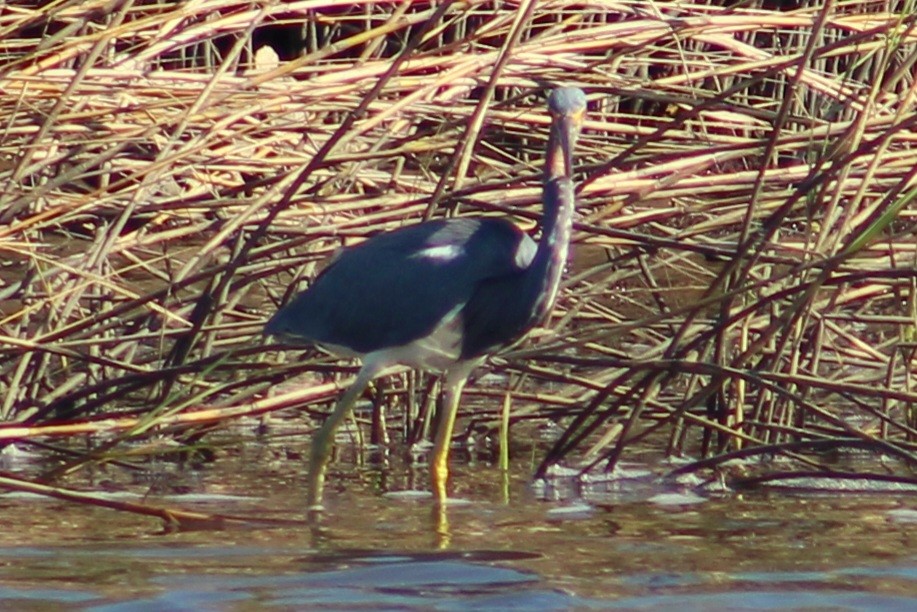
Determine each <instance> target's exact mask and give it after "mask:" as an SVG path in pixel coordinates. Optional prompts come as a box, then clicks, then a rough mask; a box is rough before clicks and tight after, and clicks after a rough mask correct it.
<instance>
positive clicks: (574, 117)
mask: <svg viewBox="0 0 917 612" xmlns="http://www.w3.org/2000/svg"><path fill="white" fill-rule="evenodd" d="M585 114H586V113H585V111H577V112H575V113H570V114H567V115H564V116H563V117H561V119H560V125H559V126H558V127H559V134H558V136H559V137H560V150H561V152H562V154H563V156H564V176H566V177H568V178H570V177H572V176H573V149H574V148H575V147H576V139H577V138H578V137H579V132H580V128H582V127H583V118H584V116H585Z"/></svg>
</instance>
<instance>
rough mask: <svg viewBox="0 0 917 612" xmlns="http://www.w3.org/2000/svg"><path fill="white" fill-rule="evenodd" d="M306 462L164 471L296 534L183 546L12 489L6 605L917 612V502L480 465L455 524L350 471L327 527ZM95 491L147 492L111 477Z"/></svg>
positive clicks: (199, 497) (404, 483)
mask: <svg viewBox="0 0 917 612" xmlns="http://www.w3.org/2000/svg"><path fill="white" fill-rule="evenodd" d="M287 450H288V449H287ZM299 457H300V452H299V451H296V452H292V453H291V452H284V451H278V450H277V449H276V448H270V447H258V446H248V447H244V448H242V449H240V450H239V451H238V452H237V453H234V454H230V455H227V456H225V457H223V458H221V459H220V460H218V461H217V462H215V464H208V465H207V466H206V467H204V468H202V469H198V470H175V471H170V470H163V472H162V473H160V474H159V475H158V476H157V479H156V481H157V490H158V491H160V493H159V494H158V496H157V497H156V498H155V499H153V498H150V499H148V500H147V501H148V502H150V503H153V502H155V503H161V504H165V505H172V506H176V507H181V508H183V509H191V510H199V511H205V512H220V513H224V514H240V515H248V516H258V517H262V518H275V519H292V520H293V522H292V523H290V524H285V525H276V526H269V525H268V526H265V525H243V526H238V527H232V528H229V529H224V530H210V531H204V530H202V531H186V532H176V533H167V532H164V531H163V529H162V525H161V524H160V523H159V522H158V521H156V520H153V519H148V518H144V517H137V516H134V515H130V514H125V513H118V512H113V511H110V510H105V509H101V508H88V507H85V506H79V505H74V504H68V503H62V502H58V501H53V500H46V499H41V498H35V497H30V496H22V495H9V494H6V495H0V517H2V518H0V520H2V529H0V609H4V610H5V609H25V610H45V609H48V610H50V609H55V610H59V609H63V610H104V611H120V610H132V611H133V610H186V609H187V610H253V609H263V608H268V609H278V610H298V609H317V608H322V609H327V608H330V609H346V610H352V609H373V610H380V609H381V610H389V609H391V610H414V609H416V610H429V609H433V610H475V609H482V610H497V609H499V610H503V609H509V610H512V609H525V610H566V609H626V610H676V609H677V610H679V611H682V612H683V611H684V610H798V609H812V610H871V609H876V610H878V609H882V610H888V609H917V541H915V540H917V537H915V535H914V534H915V533H917V497H915V496H914V495H913V494H908V493H899V494H882V495H876V494H872V495H857V494H851V493H844V494H827V493H824V494H818V495H811V494H797V495H793V494H786V493H758V494H754V495H735V494H721V495H717V496H713V497H711V496H707V495H704V496H697V495H694V494H690V492H688V491H677V490H669V489H663V488H661V487H659V485H658V484H655V483H653V482H652V481H651V480H649V479H647V478H642V479H638V478H635V479H633V480H624V481H621V482H619V483H616V484H614V485H612V486H606V487H605V488H604V489H601V490H599V489H594V490H591V492H590V493H591V494H590V495H587V496H585V498H577V499H563V500H559V501H544V497H545V496H546V495H545V490H544V488H537V489H536V488H534V487H532V486H531V485H530V484H529V483H528V482H527V479H526V477H525V475H526V474H527V473H528V469H529V466H517V467H516V468H515V469H516V470H517V472H516V473H514V474H513V475H512V478H510V479H509V482H508V483H504V481H503V479H502V478H501V475H500V473H499V472H498V471H497V470H496V469H495V468H492V467H490V466H487V465H483V464H471V465H468V464H466V465H459V466H457V467H456V468H455V469H454V476H453V485H454V489H455V495H456V497H458V498H460V502H459V503H456V504H453V505H450V506H449V507H448V508H447V509H446V511H445V512H444V513H440V512H437V511H436V510H435V509H434V508H433V505H432V504H431V502H430V499H429V497H428V496H425V495H415V494H404V493H397V491H403V490H404V489H406V488H410V487H411V486H413V485H414V484H416V481H418V480H420V479H422V474H421V473H418V472H417V471H415V470H411V469H407V468H399V469H398V470H392V471H381V470H376V469H371V468H362V469H356V468H353V467H349V468H345V469H343V470H342V468H341V467H340V466H337V469H332V474H331V477H330V480H329V487H328V499H327V501H328V514H327V516H326V518H325V519H324V520H323V521H322V523H321V524H320V525H314V524H311V525H310V524H307V523H306V522H305V521H298V519H302V518H303V517H302V500H303V492H302V490H301V487H302V484H303V482H304V476H303V470H302V461H301V459H299ZM645 467H647V468H649V467H650V466H645ZM632 470H633V471H632V473H634V474H641V475H645V474H647V470H646V469H641V468H640V466H632ZM87 484H89V483H87ZM92 484H93V486H94V487H97V488H98V487H100V486H102V485H103V484H104V485H106V486H107V487H108V488H111V489H113V490H117V491H119V492H121V493H122V494H123V493H127V494H131V493H134V492H137V491H141V490H145V489H143V488H141V487H140V486H139V485H138V484H131V483H123V482H120V481H119V480H118V478H117V475H116V473H115V472H108V471H103V472H100V473H97V474H94V482H93V483H92ZM388 491H396V493H394V494H392V493H387V492H388ZM539 496H541V497H539Z"/></svg>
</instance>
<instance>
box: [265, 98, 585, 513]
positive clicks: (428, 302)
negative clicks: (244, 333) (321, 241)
mask: <svg viewBox="0 0 917 612" xmlns="http://www.w3.org/2000/svg"><path fill="white" fill-rule="evenodd" d="M548 109H549V110H550V112H551V116H552V118H553V122H552V125H551V133H550V137H549V139H548V147H547V159H546V165H545V171H544V186H543V195H542V200H543V204H544V211H543V215H542V220H541V234H542V235H541V241H540V242H539V243H536V242H535V241H534V240H532V239H531V238H530V237H529V236H528V235H527V234H526V233H524V232H523V231H522V230H521V229H519V228H518V227H517V226H516V225H515V224H514V223H512V222H510V221H508V220H506V219H499V218H491V217H482V218H470V217H460V218H452V219H438V220H434V221H426V222H424V223H419V224H417V225H413V226H410V227H404V228H400V229H397V230H394V231H390V232H385V233H382V234H379V235H377V236H374V237H372V238H370V239H369V240H367V241H365V242H363V243H361V244H359V245H357V246H355V247H352V248H349V249H345V250H343V251H341V252H340V253H339V254H337V255H336V257H335V258H333V259H332V262H331V263H330V264H329V265H328V267H326V268H325V269H324V270H323V271H322V272H321V273H320V274H319V275H318V277H317V278H316V279H315V281H314V282H313V283H312V285H311V286H310V287H309V288H308V289H307V290H306V291H304V292H303V293H300V294H299V295H297V296H296V297H295V298H294V299H293V300H292V301H291V302H290V303H289V304H287V305H286V306H285V307H283V308H281V309H280V310H279V311H278V312H277V314H275V315H274V316H273V317H271V320H270V321H268V323H267V325H266V326H265V328H264V333H265V334H268V335H276V336H281V337H284V338H289V339H293V340H296V341H306V342H309V343H313V344H316V345H319V346H320V347H323V348H325V349H327V350H328V351H330V352H332V353H335V354H338V355H342V356H348V357H360V358H361V359H362V363H363V366H362V368H361V369H360V372H359V374H358V375H357V378H356V380H355V381H354V383H353V384H352V385H351V386H350V387H349V388H348V389H347V390H346V391H345V392H344V393H343V394H342V395H341V397H340V399H339V400H338V402H337V404H336V406H335V408H334V411H333V412H332V413H331V415H330V416H329V417H328V419H327V420H326V421H325V424H324V425H323V426H322V428H321V429H320V430H319V431H318V433H317V434H316V435H315V438H314V439H313V441H312V450H311V453H310V466H309V507H310V508H312V509H316V508H319V507H320V506H321V503H322V489H323V486H324V478H325V468H326V466H327V464H328V461H329V459H330V457H331V447H332V444H333V442H334V434H335V431H336V430H337V428H338V426H339V425H340V424H341V422H342V421H343V420H344V419H345V418H347V416H348V415H349V414H350V412H351V409H352V407H353V404H354V402H355V401H356V400H357V398H358V397H359V396H360V395H361V394H362V392H363V390H364V389H365V388H366V387H367V385H368V384H369V383H370V382H371V381H372V380H373V379H374V378H375V377H377V376H379V375H381V374H383V373H384V372H385V371H386V370H387V369H389V368H392V367H393V366H397V365H402V366H409V367H412V368H418V369H423V370H434V371H438V372H443V388H444V394H445V396H444V399H445V402H444V406H445V413H444V414H443V415H442V416H441V418H440V421H439V426H438V428H437V431H436V438H435V442H434V446H433V453H432V456H431V457H430V479H431V483H432V486H433V489H434V494H435V495H436V498H437V499H438V500H439V501H443V500H445V499H446V480H447V478H448V474H449V471H448V470H449V468H448V456H449V443H450V440H451V438H452V429H453V425H454V424H455V415H456V412H457V410H458V404H459V398H460V397H461V393H462V389H463V387H464V386H465V382H466V381H467V380H468V376H469V375H470V374H471V372H472V370H474V368H475V367H476V366H478V365H480V364H481V362H483V361H484V359H485V358H486V356H487V355H489V354H491V353H493V352H495V351H496V350H498V349H500V348H503V347H506V346H508V345H510V344H513V343H514V342H516V341H517V340H519V339H520V338H521V337H522V336H523V335H524V334H525V333H526V332H527V331H528V330H529V329H531V328H532V327H534V326H535V325H537V324H538V323H540V322H541V321H543V320H544V319H545V318H546V317H547V315H548V313H549V312H550V311H551V308H552V307H553V305H554V298H555V297H556V295H557V288H558V286H559V284H560V278H561V274H562V272H563V269H564V265H565V263H566V258H567V251H568V247H569V244H570V232H571V226H572V217H573V206H574V195H573V183H572V181H571V179H570V177H571V175H572V164H573V146H574V144H575V142H576V139H577V136H578V135H579V129H580V125H581V123H582V119H583V116H584V113H585V110H586V96H585V94H584V93H583V92H582V91H581V90H580V89H577V88H573V87H565V88H559V89H555V90H553V91H552V92H551V95H550V97H549V99H548Z"/></svg>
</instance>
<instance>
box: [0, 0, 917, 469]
mask: <svg viewBox="0 0 917 612" xmlns="http://www.w3.org/2000/svg"><path fill="white" fill-rule="evenodd" d="M44 4H45V5H43V3H35V4H34V5H32V6H29V5H28V4H19V5H17V6H11V5H7V6H5V7H2V8H0V41H2V42H0V117H2V130H3V132H2V133H3V136H2V140H0V184H2V195H0V197H2V202H0V253H2V255H0V264H2V271H0V281H2V282H0V420H2V421H4V422H5V423H6V425H3V426H0V445H2V444H5V443H8V442H10V441H14V440H15V441H19V442H23V443H29V442H30V441H38V440H42V439H46V438H47V436H49V435H65V434H73V433H85V432H87V431H91V432H106V433H116V434H118V435H117V437H115V438H110V437H108V438H105V439H104V441H102V440H101V439H99V440H98V441H93V442H92V447H93V449H94V450H93V451H92V452H90V453H89V455H88V458H90V459H92V458H93V457H96V458H99V457H102V456H103V455H102V453H104V452H107V451H109V450H110V449H111V448H113V446H115V445H116V444H118V443H120V442H122V441H125V440H130V439H138V438H142V437H146V436H149V435H151V433H154V432H155V433H157V434H168V435H176V436H178V437H180V438H181V437H182V436H187V435H189V434H190V433H194V434H200V433H202V432H204V431H206V430H205V429H201V428H202V427H205V426H208V425H212V424H213V423H215V422H222V421H225V420H226V419H227V418H229V417H237V416H240V415H244V414H254V413H259V412H263V411H268V410H275V409H277V408H281V407H289V406H291V405H294V404H295V405H300V406H301V405H303V402H306V401H307V402H308V403H309V404H310V405H320V404H321V403H322V402H327V401H328V400H329V399H331V398H332V397H333V396H334V394H335V391H336V389H337V388H338V387H337V386H336V385H333V384H327V385H324V386H321V387H316V388H313V389H306V390H302V389H300V390H299V391H296V392H293V393H291V394H289V395H279V396H275V397H273V398H269V399H264V398H265V396H266V393H267V391H268V389H269V388H270V387H271V386H272V385H275V384H276V383H277V382H278V381H279V380H281V379H283V378H287V377H289V376H291V375H293V374H294V373H298V372H304V371H317V372H327V371H330V370H332V371H333V370H334V369H336V368H334V367H332V364H333V363H334V362H332V361H329V360H328V359H327V358H323V357H320V356H318V355H312V356H311V357H310V358H309V359H306V360H302V361H297V362H296V363H295V364H293V365H290V366H286V367H281V366H279V365H278V364H277V361H278V359H280V357H281V353H279V352H278V351H275V350H268V348H267V347H266V346H265V344H264V341H263V340H262V338H261V336H260V328H261V325H262V324H263V321H264V320H265V318H266V317H267V316H268V315H269V314H270V313H271V312H273V311H274V309H275V308H276V306H277V305H278V304H280V303H281V302H282V301H283V300H285V299H286V298H288V297H289V295H290V292H291V291H292V290H295V289H296V288H297V287H302V285H301V284H298V283H299V282H300V281H302V280H304V279H305V278H306V277H308V276H309V275H311V274H312V273H313V271H314V266H313V265H312V264H313V263H315V262H319V261H321V260H322V259H324V258H325V257H327V256H328V255H329V254H330V253H332V252H333V251H334V249H336V248H338V247H339V246H341V245H342V244H348V243H351V242H352V241H355V240H359V239H360V238H361V237H363V236H366V235H370V234H373V233H375V232H378V231H380V230H384V229H389V228H393V227H397V226H400V225H402V224H405V223H413V222H416V221H417V220H419V219H421V218H425V217H430V216H438V215H444V214H466V213H475V214H492V213H494V214H514V215H517V218H518V219H519V220H520V223H522V224H525V225H527V226H531V223H530V221H529V219H533V218H535V215H536V214H537V205H538V195H539V188H538V173H539V170H540V168H539V165H540V160H539V155H540V154H539V152H540V151H541V150H543V139H544V137H545V133H546V129H545V128H546V125H547V121H548V117H547V116H546V114H545V113H544V111H543V110H542V107H543V104H542V99H543V94H544V91H545V89H546V88H548V87H551V86H554V85H578V86H580V87H582V88H583V89H585V90H586V91H587V93H588V94H589V98H590V115H589V119H588V121H587V123H586V128H585V133H584V135H583V138H582V140H581V144H580V148H579V161H578V167H579V168H580V171H581V175H580V177H578V178H580V179H581V189H580V211H581V218H580V219H579V222H578V224H577V232H576V236H575V242H576V243H577V249H578V252H579V255H578V257H577V260H576V262H575V263H574V265H573V269H572V272H571V275H570V277H569V280H568V281H567V282H566V284H565V287H564V290H563V295H562V298H561V302H560V307H559V309H558V310H559V311H558V312H557V313H556V316H555V317H554V318H553V320H552V324H551V326H550V331H548V330H541V331H540V333H535V334H533V337H532V339H531V340H530V341H529V342H527V343H525V344H523V345H521V346H519V347H517V348H516V349H515V350H513V351H510V352H507V353H505V354H503V355H501V356H499V357H498V358H497V359H495V361H494V362H495V364H496V365H497V367H499V368H502V369H505V370H506V371H508V372H510V373H514V374H515V376H514V377H513V384H514V387H513V388H514V390H515V392H516V394H515V395H514V401H513V408H514V413H513V415H514V419H516V420H517V421H518V420H520V419H534V418H544V417H551V418H554V419H559V420H560V422H561V423H562V424H563V425H564V426H565V427H566V432H565V433H564V435H563V436H562V437H561V438H560V440H558V441H557V444H556V445H555V446H554V448H553V449H552V450H551V451H550V452H549V453H548V455H547V459H546V462H545V463H544V464H543V465H542V471H543V470H544V468H545V467H546V466H548V465H549V464H550V463H552V462H555V461H559V460H561V459H562V458H564V457H568V458H569V457H570V456H571V454H573V453H576V452H577V451H580V452H581V451H584V450H586V448H587V447H590V446H591V447H592V448H591V449H590V451H589V453H587V454H586V455H585V462H584V464H585V465H588V466H593V467H594V466H598V465H601V466H613V465H614V463H615V461H616V460H617V458H618V457H619V456H620V454H621V452H622V451H625V450H626V449H627V448H629V445H633V444H635V443H639V442H640V441H642V440H644V439H646V438H647V437H649V436H654V439H655V440H656V442H657V443H658V440H660V437H659V436H660V435H662V436H664V440H665V443H664V444H663V446H664V447H665V452H666V453H685V454H688V455H690V456H693V457H704V458H706V462H704V463H698V464H695V465H694V466H693V467H695V468H700V467H705V468H706V467H712V466H715V465H717V463H718V462H721V461H724V460H725V459H730V458H735V457H744V456H749V455H756V454H762V453H766V454H776V453H779V454H784V455H786V456H789V457H792V458H793V459H794V461H795V463H792V464H789V465H790V466H791V467H793V468H795V467H799V468H801V469H805V470H806V471H807V472H810V471H815V472H823V471H830V470H832V469H834V468H832V467H831V466H828V465H826V464H825V463H824V462H823V458H822V457H823V456H822V454H821V452H822V451H824V450H826V449H828V448H830V449H834V450H836V449H844V448H849V449H857V450H862V449H866V450H869V451H871V452H872V453H873V454H872V455H870V456H874V457H878V456H883V457H890V458H892V461H890V462H888V463H886V464H885V468H886V469H888V470H889V471H891V473H893V474H894V475H896V476H898V477H902V478H904V477H908V475H910V474H913V470H914V467H915V466H917V403H915V402H917V390H915V381H914V367H915V366H914V363H915V348H917V344H915V326H917V273H915V269H917V237H915V228H917V207H915V205H914V203H913V202H914V196H915V194H917V180H915V174H917V146H915V141H917V125H915V124H917V115H915V112H914V108H915V96H917V83H915V66H914V64H915V62H917V29H915V21H917V11H915V7H914V6H913V2H892V3H877V2H870V1H867V0H862V1H860V2H847V3H833V2H827V3H825V4H824V6H821V7H813V8H807V7H804V8H799V9H796V10H779V9H775V8H773V7H772V6H771V5H772V4H773V3H770V2H759V1H753V2H744V3H736V4H735V6H734V7H732V8H723V7H721V6H719V4H718V3H704V2H697V3H694V4H691V3H684V2H680V3H677V4H674V3H673V4H667V3H661V2H653V3H645V2H575V3H574V2H538V3H534V2H522V3H519V4H515V3H490V2H476V1H475V2H467V3H453V2H445V3H428V2H411V3H376V2H364V3H353V2H335V1H327V2H296V1H291V2H286V3H280V2H266V1H265V2H231V1H228V0H212V1H209V2H199V3H161V2H159V3H154V2H146V1H137V2H121V1H117V0H114V1H104V2H103V1H95V2H92V1H90V2H84V1H80V2H76V1H69V2H67V1H65V2H58V3H44ZM271 45H273V46H274V47H275V48H276V51H277V52H278V53H280V55H281V56H280V57H279V58H278V57H277V56H276V54H273V53H272V52H271V51H270V48H271V47H270V46H271ZM288 287H289V288H288ZM532 381H535V384H533V382H532ZM539 381H540V382H539ZM523 383H524V384H523ZM545 383H551V385H552V386H551V387H550V389H551V392H550V394H548V393H547V391H546V389H547V388H548V387H547V386H546V385H545ZM399 390H403V387H400V386H395V387H393V389H391V390H390V393H391V394H392V395H394V391H399ZM476 391H477V393H478V394H479V395H483V396H485V397H487V398H488V401H487V402H483V401H481V402H476V403H481V404H484V405H485V406H484V410H483V412H479V414H483V415H485V417H486V418H489V417H495V415H496V413H497V412H498V411H499V409H500V406H501V404H502V401H501V400H500V399H499V397H500V396H502V394H503V392H502V391H495V390H494V389H493V388H492V387H491V388H488V387H487V386H485V385H478V386H475V385H472V386H471V387H470V388H469V393H470V394H471V395H474V393H475V392H476ZM496 420H497V419H496V418H494V421H496ZM405 429H407V427H406V428H405ZM413 431H418V429H416V428H415V429H413ZM93 440H96V439H95V438H93ZM113 440H114V441H113ZM599 440H601V441H602V442H603V443H602V444H598V445H596V442H597V441H599ZM94 453H96V454H94ZM84 458H85V456H84ZM579 459H580V460H582V459H584V456H580V457H579ZM571 460H572V459H571ZM609 460H610V461H609ZM689 469H693V468H689ZM781 469H788V468H787V465H786V464H784V465H783V466H782V467H781ZM864 469H866V470H867V471H868V470H870V469H871V468H870V467H869V466H868V465H867V467H866V468H864ZM755 473H756V474H758V473H760V472H759V471H757V470H756V471H755ZM742 482H747V481H743V480H741V479H736V480H734V483H735V484H742Z"/></svg>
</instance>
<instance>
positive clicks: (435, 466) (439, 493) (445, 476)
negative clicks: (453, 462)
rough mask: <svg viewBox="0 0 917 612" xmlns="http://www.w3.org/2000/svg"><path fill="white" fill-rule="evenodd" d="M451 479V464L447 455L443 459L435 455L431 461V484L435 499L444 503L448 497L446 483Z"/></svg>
mask: <svg viewBox="0 0 917 612" xmlns="http://www.w3.org/2000/svg"><path fill="white" fill-rule="evenodd" d="M448 481H449V464H448V462H447V461H446V457H443V458H442V459H440V458H438V457H434V458H433V460H432V461H431V462H430V484H431V486H432V488H433V499H434V500H435V501H436V502H437V503H439V504H444V503H445V502H446V500H447V499H448V496H447V495H446V483H447V482H448Z"/></svg>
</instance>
